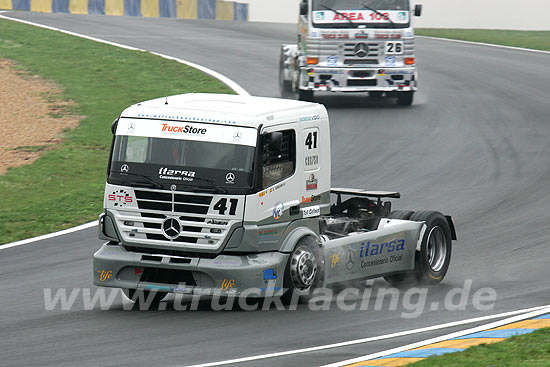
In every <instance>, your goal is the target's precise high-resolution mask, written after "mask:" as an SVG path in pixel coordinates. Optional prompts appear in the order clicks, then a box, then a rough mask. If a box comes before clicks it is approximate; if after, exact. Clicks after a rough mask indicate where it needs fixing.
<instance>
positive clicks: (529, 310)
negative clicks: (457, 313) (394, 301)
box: [185, 305, 550, 367]
mask: <svg viewBox="0 0 550 367" xmlns="http://www.w3.org/2000/svg"><path fill="white" fill-rule="evenodd" d="M549 307H550V305H546V306H539V307H532V308H526V309H523V310H517V311H511V312H504V313H500V314H497V315H490V316H483V317H476V318H473V319H468V320H462V321H454V322H449V323H445V324H440V325H434V326H429V327H425V328H420V329H413V330H407V331H401V332H398V333H393V334H387V335H380V336H373V337H370V338H363V339H356V340H350V341H347V342H341V343H334V344H326V345H320V346H317V347H310V348H303V349H295V350H287V351H284V352H275V353H268V354H260V355H256V356H251V357H243V358H236V359H229V360H226V361H219V362H208V363H202V364H194V365H188V366H185V367H212V366H223V365H227V364H235V363H244V362H250V361H257V360H260V359H267V358H275V357H283V356H288V355H293V354H302V353H310V352H316V351H319V350H325V349H332V348H341V347H347V346H350V345H356V344H363V343H368V342H373V341H378V340H384V339H391V338H397V337H401V336H407V335H413V334H419V333H423V332H426V331H434V330H441V329H446V328H450V327H455V326H460V325H466V324H472V323H476V322H481V321H486V320H491V319H498V318H501V317H509V316H513V315H518V314H523V316H518V317H519V319H518V320H523V319H525V318H529V317H534V316H538V315H541V314H544V313H548V312H550V308H549ZM540 310H544V312H540V313H538V314H536V315H534V316H526V317H524V315H526V314H527V313H529V314H528V315H530V314H531V313H534V312H538V311H540ZM499 322H500V321H499ZM510 322H514V321H508V322H506V323H505V324H507V323H510ZM489 325H492V324H489ZM486 326H487V325H486ZM499 326H500V325H499ZM483 327H484V326H480V327H478V328H483ZM495 327H496V326H495ZM489 328H490V327H489ZM474 329H477V328H474ZM474 329H469V330H468V332H467V333H466V334H470V333H472V332H473V331H471V330H474ZM483 330H485V329H483ZM458 333H461V332H458ZM455 334H457V333H455ZM466 334H462V335H466ZM449 335H454V334H449ZM459 336H461V335H459ZM445 337H447V336H445ZM435 339H438V338H435ZM432 340H434V339H430V341H429V342H428V343H425V344H430V343H432V342H433V341H432ZM438 341H439V340H438ZM422 343H424V342H419V343H417V344H421V345H420V346H422V345H425V344H422ZM401 348H404V347H401ZM397 349H399V348H397ZM399 351H401V349H400V350H399ZM380 353H385V352H380ZM380 353H378V354H380ZM391 353H395V351H394V349H392V350H391V351H389V353H387V354H391ZM387 354H384V355H387ZM380 356H382V355H380ZM367 357H369V356H365V357H360V358H356V360H357V361H363V360H364V359H366V358H367ZM354 360H355V359H354ZM346 362H348V361H346ZM339 363H343V362H339ZM338 365H340V364H338Z"/></svg>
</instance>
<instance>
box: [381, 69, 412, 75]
mask: <svg viewBox="0 0 550 367" xmlns="http://www.w3.org/2000/svg"><path fill="white" fill-rule="evenodd" d="M386 74H387V75H412V74H414V71H409V70H395V71H393V70H388V71H387V72H386Z"/></svg>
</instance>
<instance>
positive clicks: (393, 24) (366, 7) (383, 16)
mask: <svg viewBox="0 0 550 367" xmlns="http://www.w3.org/2000/svg"><path fill="white" fill-rule="evenodd" d="M361 6H362V7H363V8H365V9H368V10H370V11H373V12H375V13H376V14H378V15H380V16H381V17H382V18H386V16H385V15H384V14H383V13H380V11H378V10H376V9H375V8H372V7H370V6H368V5H366V4H361ZM388 21H389V22H390V24H391V27H392V28H395V23H394V21H393V20H391V18H390V15H389V14H388Z"/></svg>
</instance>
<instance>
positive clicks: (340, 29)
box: [279, 0, 422, 106]
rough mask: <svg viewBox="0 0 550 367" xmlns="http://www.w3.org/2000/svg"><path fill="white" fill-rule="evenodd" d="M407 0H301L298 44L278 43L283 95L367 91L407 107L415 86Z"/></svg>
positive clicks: (417, 8) (418, 9)
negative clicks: (392, 98)
mask: <svg viewBox="0 0 550 367" xmlns="http://www.w3.org/2000/svg"><path fill="white" fill-rule="evenodd" d="M421 12H422V7H421V5H416V6H415V7H414V9H413V7H412V4H411V2H410V0H303V1H302V3H301V4H300V16H299V21H298V42H297V44H295V45H288V44H287V45H282V47H281V56H280V62H279V86H280V91H281V95H282V97H283V98H292V97H293V96H295V95H297V96H298V98H299V99H301V100H306V101H312V100H313V97H314V93H315V92H369V94H371V95H372V96H376V97H381V96H383V95H384V94H385V95H386V96H396V97H397V101H398V103H399V104H400V105H406V106H408V105H411V104H412V102H413V96H414V92H415V91H416V90H417V87H418V73H417V68H416V57H415V52H414V50H415V44H414V39H415V38H414V28H413V25H412V17H413V16H414V15H416V16H420V15H421Z"/></svg>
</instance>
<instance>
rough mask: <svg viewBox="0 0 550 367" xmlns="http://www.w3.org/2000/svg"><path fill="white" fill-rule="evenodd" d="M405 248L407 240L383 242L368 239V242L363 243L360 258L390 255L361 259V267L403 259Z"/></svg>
mask: <svg viewBox="0 0 550 367" xmlns="http://www.w3.org/2000/svg"><path fill="white" fill-rule="evenodd" d="M404 250H405V240H392V241H389V242H383V243H374V242H370V241H368V242H367V243H366V244H365V243H364V242H363V243H361V250H360V253H359V257H360V258H368V257H370V256H379V255H388V254H391V255H390V256H389V257H384V258H378V259H373V260H361V267H362V268H367V267H370V266H379V265H384V264H387V263H393V262H398V261H402V260H403V253H401V252H402V251H404Z"/></svg>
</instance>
